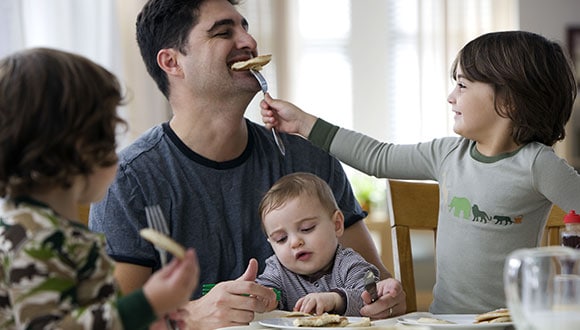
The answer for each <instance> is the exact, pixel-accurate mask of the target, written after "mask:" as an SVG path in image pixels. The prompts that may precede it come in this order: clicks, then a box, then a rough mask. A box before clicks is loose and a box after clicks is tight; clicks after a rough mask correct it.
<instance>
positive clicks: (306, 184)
mask: <svg viewBox="0 0 580 330" xmlns="http://www.w3.org/2000/svg"><path fill="white" fill-rule="evenodd" d="M304 195H306V196H308V197H311V198H318V200H319V201H320V205H322V207H323V208H324V209H325V210H326V211H328V213H329V214H331V215H332V214H333V213H334V212H335V211H336V210H338V204H337V203H336V199H335V198H334V194H333V193H332V189H330V186H329V185H328V183H326V181H324V180H322V179H321V178H320V177H318V176H316V175H314V174H311V173H305V172H296V173H292V174H288V175H286V176H283V177H282V178H281V179H279V180H278V181H277V182H276V183H274V185H273V186H272V187H271V188H270V190H268V192H267V193H266V194H265V195H264V197H263V198H262V201H261V202H260V207H259V208H258V210H259V213H260V217H261V218H262V227H263V223H264V217H265V216H266V215H267V214H268V213H270V212H271V211H272V210H275V209H277V208H279V207H280V206H282V205H284V203H286V202H287V201H288V200H290V199H292V198H296V197H299V196H304Z"/></svg>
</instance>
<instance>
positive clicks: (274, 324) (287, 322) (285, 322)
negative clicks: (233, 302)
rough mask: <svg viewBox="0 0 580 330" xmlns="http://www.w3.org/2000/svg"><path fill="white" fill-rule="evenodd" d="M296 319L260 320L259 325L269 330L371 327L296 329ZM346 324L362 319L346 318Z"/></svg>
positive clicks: (359, 329) (359, 328) (297, 328)
mask: <svg viewBox="0 0 580 330" xmlns="http://www.w3.org/2000/svg"><path fill="white" fill-rule="evenodd" d="M295 319H296V318H295V317H281V318H275V319H266V320H262V321H260V322H259V323H260V325H262V326H265V327H270V328H276V329H292V330H293V329H296V330H320V329H347V330H348V329H350V330H361V329H372V327H354V328H352V327H351V328H349V327H344V328H336V327H315V328H309V327H297V326H294V323H293V322H294V320H295ZM347 319H348V322H350V323H354V322H359V321H362V319H363V318H362V317H350V316H349V317H347Z"/></svg>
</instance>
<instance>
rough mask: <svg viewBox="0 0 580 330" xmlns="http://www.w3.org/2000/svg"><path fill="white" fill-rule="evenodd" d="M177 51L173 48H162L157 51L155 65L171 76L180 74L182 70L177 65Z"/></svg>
mask: <svg viewBox="0 0 580 330" xmlns="http://www.w3.org/2000/svg"><path fill="white" fill-rule="evenodd" d="M178 55H179V54H178V51H177V50H176V49H173V48H163V49H161V50H160V51H159V52H158V53H157V65H159V67H160V68H161V69H162V70H163V71H165V72H166V73H167V74H168V75H171V76H182V75H183V71H182V70H181V66H180V65H179V61H178V60H177V59H178Z"/></svg>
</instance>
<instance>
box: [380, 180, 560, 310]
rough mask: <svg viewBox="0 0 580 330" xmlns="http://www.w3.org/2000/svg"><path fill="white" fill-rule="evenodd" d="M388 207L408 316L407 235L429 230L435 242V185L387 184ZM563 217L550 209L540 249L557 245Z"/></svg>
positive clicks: (411, 288)
mask: <svg viewBox="0 0 580 330" xmlns="http://www.w3.org/2000/svg"><path fill="white" fill-rule="evenodd" d="M387 207H388V212H389V221H390V223H391V236H392V244H393V263H394V267H393V268H394V269H393V270H394V274H393V275H394V276H395V278H396V279H398V280H399V281H401V284H402V285H403V290H405V293H406V294H407V313H410V312H415V311H417V291H416V287H415V276H414V271H413V254H412V252H411V235H410V231H411V229H419V230H430V231H432V232H433V239H434V240H435V238H436V233H437V221H438V215H439V186H438V184H437V183H435V182H426V181H401V180H387ZM564 215H565V212H564V211H563V210H562V209H560V208H559V207H557V206H554V207H553V208H552V211H551V212H550V215H549V218H548V222H547V224H546V228H545V230H544V235H543V238H542V242H541V245H559V244H560V230H561V228H563V227H564V221H563V219H564ZM433 266H434V267H435V265H433ZM434 270H435V269H434Z"/></svg>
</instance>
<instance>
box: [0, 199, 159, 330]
mask: <svg viewBox="0 0 580 330" xmlns="http://www.w3.org/2000/svg"><path fill="white" fill-rule="evenodd" d="M0 258H1V259H0V329H123V328H127V329H138V328H142V327H144V326H146V325H148V324H149V323H151V322H152V321H153V320H154V318H155V317H154V315H153V311H152V310H151V306H150V305H149V303H148V302H147V300H146V298H145V296H144V295H143V292H142V290H138V291H136V292H134V293H132V294H130V295H127V296H125V297H120V293H119V290H118V289H117V286H116V282H115V279H114V277H113V269H114V263H113V261H112V260H111V259H110V258H109V257H108V256H107V255H106V253H105V249H104V236H102V235H101V234H97V233H93V232H91V231H89V230H88V229H87V228H86V227H85V226H83V225H80V224H77V223H74V222H72V221H69V220H67V219H64V218H63V217H61V216H59V215H58V214H56V213H55V212H54V211H53V210H51V209H50V208H48V207H47V206H45V205H42V204H40V203H38V202H35V201H32V200H19V201H12V200H8V201H3V202H1V201H0ZM128 305H129V306H128Z"/></svg>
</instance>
